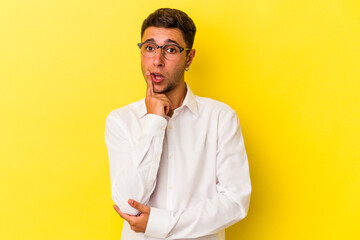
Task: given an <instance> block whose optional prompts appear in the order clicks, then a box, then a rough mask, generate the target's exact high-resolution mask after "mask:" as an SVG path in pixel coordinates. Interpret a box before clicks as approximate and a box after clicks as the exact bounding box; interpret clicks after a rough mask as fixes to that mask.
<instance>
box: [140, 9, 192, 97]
mask: <svg viewBox="0 0 360 240" xmlns="http://www.w3.org/2000/svg"><path fill="white" fill-rule="evenodd" d="M195 32H196V28H195V25H194V22H193V21H192V20H191V19H190V18H189V17H188V16H187V15H186V13H184V12H182V11H180V10H176V9H168V8H162V9H159V10H156V11H155V12H154V13H152V14H150V15H149V17H148V18H146V19H145V20H144V22H143V25H142V28H141V43H139V44H138V45H139V47H140V49H141V53H142V55H141V68H142V72H143V75H144V77H145V79H147V75H146V73H147V72H150V75H151V79H152V83H153V89H154V92H155V93H170V92H177V91H178V90H179V91H180V90H181V89H182V88H183V87H184V70H185V69H187V68H188V67H189V66H190V65H191V63H192V60H193V58H194V56H195V49H192V45H193V42H194V36H195Z"/></svg>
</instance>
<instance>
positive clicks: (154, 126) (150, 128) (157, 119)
mask: <svg viewBox="0 0 360 240" xmlns="http://www.w3.org/2000/svg"><path fill="white" fill-rule="evenodd" d="M166 125H167V121H166V119H165V118H163V117H162V116H159V115H156V114H147V115H146V116H145V127H144V133H145V134H146V135H150V136H162V135H163V133H164V132H165V129H166Z"/></svg>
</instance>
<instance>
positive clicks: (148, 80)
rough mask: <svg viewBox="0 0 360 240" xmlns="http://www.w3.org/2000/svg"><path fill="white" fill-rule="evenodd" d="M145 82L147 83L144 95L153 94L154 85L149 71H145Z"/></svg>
mask: <svg viewBox="0 0 360 240" xmlns="http://www.w3.org/2000/svg"><path fill="white" fill-rule="evenodd" d="M146 83H147V89H146V95H147V96H151V95H154V86H153V82H152V79H151V74H150V72H149V71H147V72H146Z"/></svg>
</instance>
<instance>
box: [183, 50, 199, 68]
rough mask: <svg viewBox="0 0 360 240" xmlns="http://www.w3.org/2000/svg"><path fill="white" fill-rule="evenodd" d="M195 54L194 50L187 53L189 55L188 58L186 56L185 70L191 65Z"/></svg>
mask: <svg viewBox="0 0 360 240" xmlns="http://www.w3.org/2000/svg"><path fill="white" fill-rule="evenodd" d="M195 52H196V50H195V49H191V50H190V51H189V54H188V56H187V58H186V64H185V68H187V67H190V65H191V63H192V60H193V59H194V57H195Z"/></svg>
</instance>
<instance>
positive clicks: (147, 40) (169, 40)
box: [144, 38, 180, 46]
mask: <svg viewBox="0 0 360 240" xmlns="http://www.w3.org/2000/svg"><path fill="white" fill-rule="evenodd" d="M144 42H155V39H154V38H149V39H146V40H145V41H144ZM165 43H175V44H177V45H179V46H180V44H179V43H178V42H177V41H175V40H172V39H166V41H165Z"/></svg>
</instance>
